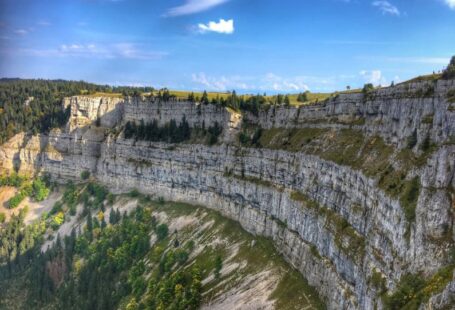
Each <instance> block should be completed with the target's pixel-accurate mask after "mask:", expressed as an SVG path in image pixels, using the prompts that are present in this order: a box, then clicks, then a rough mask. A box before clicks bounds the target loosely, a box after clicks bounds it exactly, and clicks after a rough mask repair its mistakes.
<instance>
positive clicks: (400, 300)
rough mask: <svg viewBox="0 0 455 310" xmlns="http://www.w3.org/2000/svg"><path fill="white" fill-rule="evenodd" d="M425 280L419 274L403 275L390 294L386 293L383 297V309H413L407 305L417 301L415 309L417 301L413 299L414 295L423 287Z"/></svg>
mask: <svg viewBox="0 0 455 310" xmlns="http://www.w3.org/2000/svg"><path fill="white" fill-rule="evenodd" d="M424 285H425V281H424V280H423V279H422V277H421V276H420V275H413V274H407V275H404V276H403V277H402V278H401V279H400V282H399V283H398V287H397V289H396V290H395V292H394V293H393V294H392V295H387V296H385V297H384V306H385V309H403V308H404V307H405V306H408V307H406V308H409V309H414V307H409V305H408V303H411V302H412V303H413V304H414V303H417V304H416V307H415V309H417V308H418V304H420V302H419V301H417V300H414V297H415V296H416V295H417V293H418V292H419V291H420V290H421V289H422V288H423V287H424Z"/></svg>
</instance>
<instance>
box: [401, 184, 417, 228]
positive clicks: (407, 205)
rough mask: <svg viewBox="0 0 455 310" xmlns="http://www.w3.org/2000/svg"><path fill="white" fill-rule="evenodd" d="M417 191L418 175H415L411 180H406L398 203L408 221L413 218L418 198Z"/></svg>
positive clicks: (411, 220)
mask: <svg viewBox="0 0 455 310" xmlns="http://www.w3.org/2000/svg"><path fill="white" fill-rule="evenodd" d="M419 192H420V179H419V177H415V178H414V179H412V180H411V181H407V182H406V184H405V186H404V189H403V193H402V195H401V197H400V203H401V206H402V208H403V211H404V214H405V216H406V220H407V221H408V222H413V221H414V219H415V216H416V215H415V209H416V205H417V199H418V198H419Z"/></svg>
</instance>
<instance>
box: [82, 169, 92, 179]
mask: <svg viewBox="0 0 455 310" xmlns="http://www.w3.org/2000/svg"><path fill="white" fill-rule="evenodd" d="M88 178H90V172H89V171H88V170H84V171H82V172H81V179H82V180H88Z"/></svg>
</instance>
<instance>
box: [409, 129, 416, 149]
mask: <svg viewBox="0 0 455 310" xmlns="http://www.w3.org/2000/svg"><path fill="white" fill-rule="evenodd" d="M416 144H417V131H416V130H414V131H413V132H412V135H410V136H409V137H408V141H407V147H408V149H412V148H414V146H416Z"/></svg>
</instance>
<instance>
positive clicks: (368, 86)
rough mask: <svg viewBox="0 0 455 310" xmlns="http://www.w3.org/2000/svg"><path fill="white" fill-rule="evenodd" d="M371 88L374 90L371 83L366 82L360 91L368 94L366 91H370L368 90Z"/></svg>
mask: <svg viewBox="0 0 455 310" xmlns="http://www.w3.org/2000/svg"><path fill="white" fill-rule="evenodd" d="M373 90H374V85H373V84H371V83H368V84H365V85H364V86H363V89H362V92H363V93H364V94H368V93H370V92H371V91H373Z"/></svg>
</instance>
